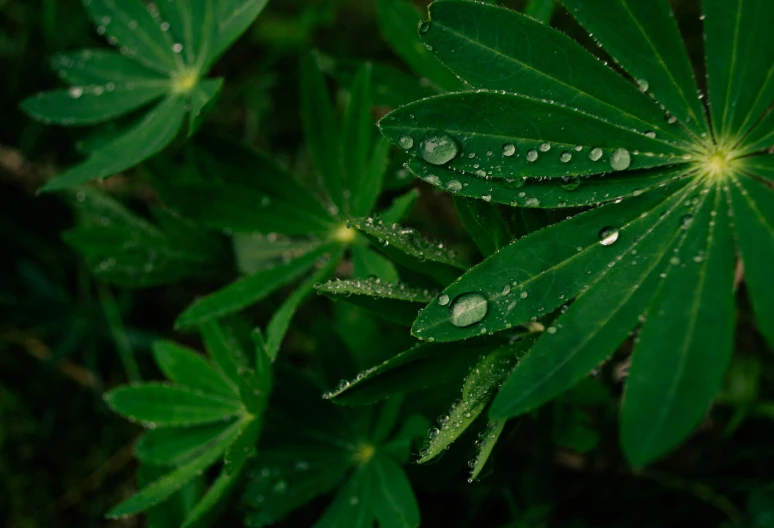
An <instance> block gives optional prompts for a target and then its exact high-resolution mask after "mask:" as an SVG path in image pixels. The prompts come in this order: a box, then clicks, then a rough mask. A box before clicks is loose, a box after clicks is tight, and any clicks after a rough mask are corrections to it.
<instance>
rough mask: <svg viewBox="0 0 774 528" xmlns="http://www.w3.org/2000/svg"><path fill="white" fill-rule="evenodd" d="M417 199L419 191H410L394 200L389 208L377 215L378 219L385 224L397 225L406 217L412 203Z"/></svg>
mask: <svg viewBox="0 0 774 528" xmlns="http://www.w3.org/2000/svg"><path fill="white" fill-rule="evenodd" d="M417 198H419V191H418V190H416V189H411V190H410V191H408V192H406V193H404V194H401V195H400V196H398V197H397V198H395V199H394V200H393V201H392V203H391V204H390V207H388V208H387V209H385V210H384V211H382V212H381V213H379V217H380V218H381V219H382V222H385V223H387V224H394V223H398V222H400V221H401V220H403V218H404V217H405V216H406V215H408V213H409V211H411V208H412V207H413V206H414V203H415V202H416V201H417Z"/></svg>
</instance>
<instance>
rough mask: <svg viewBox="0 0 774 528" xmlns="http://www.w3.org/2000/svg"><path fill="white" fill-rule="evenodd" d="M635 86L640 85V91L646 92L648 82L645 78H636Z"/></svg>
mask: <svg viewBox="0 0 774 528" xmlns="http://www.w3.org/2000/svg"><path fill="white" fill-rule="evenodd" d="M637 86H639V87H640V91H642V92H647V91H648V88H649V87H650V84H648V81H646V80H645V79H637Z"/></svg>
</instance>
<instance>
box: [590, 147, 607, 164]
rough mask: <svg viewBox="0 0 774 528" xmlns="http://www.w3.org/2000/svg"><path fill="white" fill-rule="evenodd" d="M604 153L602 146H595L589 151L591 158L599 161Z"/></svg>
mask: <svg viewBox="0 0 774 528" xmlns="http://www.w3.org/2000/svg"><path fill="white" fill-rule="evenodd" d="M602 154H604V152H602V149H601V148H593V149H591V150H590V151H589V159H590V160H591V161H599V158H601V157H602Z"/></svg>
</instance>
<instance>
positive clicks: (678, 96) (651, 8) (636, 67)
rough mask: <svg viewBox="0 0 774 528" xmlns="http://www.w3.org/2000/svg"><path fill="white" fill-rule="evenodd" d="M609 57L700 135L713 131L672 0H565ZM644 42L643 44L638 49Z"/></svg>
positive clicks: (565, 4)
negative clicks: (644, 0)
mask: <svg viewBox="0 0 774 528" xmlns="http://www.w3.org/2000/svg"><path fill="white" fill-rule="evenodd" d="M562 2H563V3H564V6H565V7H566V8H567V10H568V11H569V12H570V13H571V14H572V15H573V16H574V17H575V18H576V19H577V20H578V22H580V23H581V25H583V27H584V28H585V29H586V30H587V31H589V32H590V33H592V34H593V35H594V39H596V40H597V41H598V42H599V43H600V44H601V45H602V46H603V47H604V48H605V50H607V52H608V53H610V55H612V56H613V58H614V59H615V60H616V61H617V62H618V63H619V64H620V65H621V66H622V67H623V68H624V69H625V70H626V71H627V72H629V74H631V76H632V77H634V79H636V80H637V82H638V84H639V85H640V87H641V88H646V91H647V92H648V93H650V94H651V95H652V96H653V97H654V98H655V99H656V100H657V101H658V102H660V103H661V104H663V105H664V106H665V107H666V108H667V110H669V111H670V112H671V114H672V115H673V116H675V117H676V118H677V119H678V120H680V122H681V123H682V124H683V125H685V127H686V128H688V129H689V130H691V131H693V133H694V134H695V135H696V136H700V137H702V138H703V137H705V135H706V134H707V133H708V132H709V127H708V125H707V118H706V116H705V115H704V109H703V108H702V105H701V102H700V101H699V99H698V97H697V96H696V90H697V86H696V81H695V79H694V77H693V71H692V70H691V63H690V62H689V60H688V54H687V53H686V51H685V46H684V45H683V42H682V39H681V38H680V32H679V30H678V28H677V22H676V20H675V17H674V14H673V13H672V9H671V7H670V6H669V2H668V0H653V1H652V2H648V3H647V5H646V4H644V3H642V2H637V1H633V0H601V1H598V0H562ZM634 42H639V43H641V44H642V46H639V45H636V46H635V45H633V43H634Z"/></svg>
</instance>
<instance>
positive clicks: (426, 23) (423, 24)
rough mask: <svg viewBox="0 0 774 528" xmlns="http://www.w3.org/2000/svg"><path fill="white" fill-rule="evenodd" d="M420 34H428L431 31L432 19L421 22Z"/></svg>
mask: <svg viewBox="0 0 774 528" xmlns="http://www.w3.org/2000/svg"><path fill="white" fill-rule="evenodd" d="M418 29H419V32H420V33H423V34H424V33H427V32H428V31H430V19H425V20H420V21H419V26H418Z"/></svg>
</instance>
